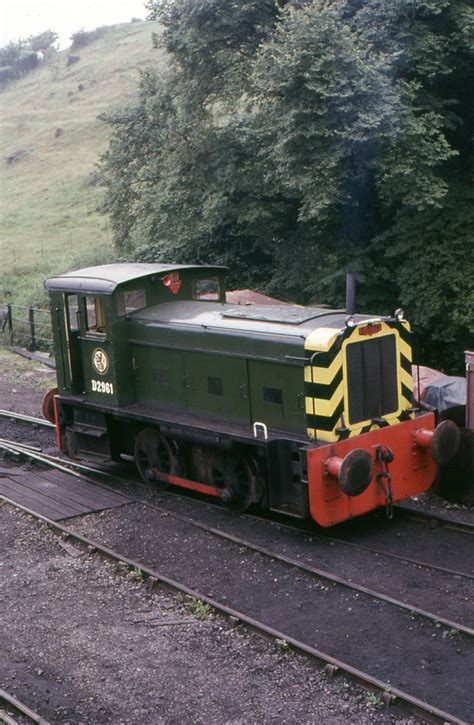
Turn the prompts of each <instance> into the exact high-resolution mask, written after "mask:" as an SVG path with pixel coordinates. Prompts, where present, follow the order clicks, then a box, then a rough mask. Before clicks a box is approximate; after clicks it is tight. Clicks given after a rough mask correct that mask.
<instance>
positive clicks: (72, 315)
mask: <svg viewBox="0 0 474 725" xmlns="http://www.w3.org/2000/svg"><path fill="white" fill-rule="evenodd" d="M65 301H66V309H67V319H68V323H69V329H70V330H71V332H76V331H77V330H78V329H79V302H78V299H77V295H65Z"/></svg>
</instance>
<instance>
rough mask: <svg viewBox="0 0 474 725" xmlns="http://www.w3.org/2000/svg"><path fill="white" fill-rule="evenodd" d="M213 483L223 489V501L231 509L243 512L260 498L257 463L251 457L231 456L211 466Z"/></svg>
mask: <svg viewBox="0 0 474 725" xmlns="http://www.w3.org/2000/svg"><path fill="white" fill-rule="evenodd" d="M210 478H211V483H212V485H213V486H215V487H216V488H219V489H221V491H222V493H221V498H220V500H221V503H222V504H223V506H225V507H226V508H227V509H229V511H234V512H236V513H241V512H242V511H246V510H247V509H248V507H249V506H250V504H252V503H256V502H257V501H258V500H259V499H260V490H259V481H258V474H257V464H256V463H255V461H254V460H253V459H252V458H251V459H249V460H246V459H244V458H241V457H230V458H229V459H226V460H224V461H220V462H216V463H215V465H213V466H212V468H211V475H210Z"/></svg>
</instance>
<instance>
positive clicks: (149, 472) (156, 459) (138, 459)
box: [135, 428, 182, 490]
mask: <svg viewBox="0 0 474 725" xmlns="http://www.w3.org/2000/svg"><path fill="white" fill-rule="evenodd" d="M135 463H136V466H137V469H138V472H139V474H140V476H141V477H142V478H143V480H144V481H146V482H147V483H150V482H154V483H157V484H158V485H159V487H160V489H161V490H163V489H164V488H166V487H167V486H168V485H169V484H168V483H166V481H160V480H159V474H160V473H164V474H166V475H168V476H180V475H181V474H182V466H181V463H180V461H179V457H178V447H177V445H176V444H175V442H174V441H168V440H167V439H166V438H165V437H164V436H163V435H162V434H161V433H160V432H159V431H157V430H153V429H152V428H145V429H144V430H141V431H140V433H139V434H138V435H137V438H136V441H135Z"/></svg>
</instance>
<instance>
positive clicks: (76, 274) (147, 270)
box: [44, 262, 227, 295]
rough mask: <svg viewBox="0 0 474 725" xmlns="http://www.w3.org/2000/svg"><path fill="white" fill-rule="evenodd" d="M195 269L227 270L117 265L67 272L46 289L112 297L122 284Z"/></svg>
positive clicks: (47, 282) (201, 267)
mask: <svg viewBox="0 0 474 725" xmlns="http://www.w3.org/2000/svg"><path fill="white" fill-rule="evenodd" d="M185 269H186V270H196V271H200V272H210V273H213V274H216V273H219V274H223V273H225V272H226V271H227V267H218V266H207V265H197V264H145V263H143V264H139V263H123V262H120V263H117V264H103V265H100V266H98V267H86V268H85V269H77V270H75V271H73V272H67V273H66V274H63V275H61V276H59V277H49V279H47V280H45V283H44V286H45V288H46V289H47V290H51V291H54V292H82V293H89V294H105V295H111V294H113V293H114V292H115V290H116V289H117V287H118V286H119V285H122V284H125V283H127V282H133V281H134V280H143V279H146V278H151V277H153V276H154V275H160V274H163V273H166V272H173V271H175V270H185Z"/></svg>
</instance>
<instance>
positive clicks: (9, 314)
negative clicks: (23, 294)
mask: <svg viewBox="0 0 474 725" xmlns="http://www.w3.org/2000/svg"><path fill="white" fill-rule="evenodd" d="M7 324H8V335H9V337H10V345H11V346H12V347H13V315H12V306H11V304H10V303H8V305H7Z"/></svg>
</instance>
